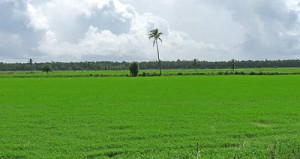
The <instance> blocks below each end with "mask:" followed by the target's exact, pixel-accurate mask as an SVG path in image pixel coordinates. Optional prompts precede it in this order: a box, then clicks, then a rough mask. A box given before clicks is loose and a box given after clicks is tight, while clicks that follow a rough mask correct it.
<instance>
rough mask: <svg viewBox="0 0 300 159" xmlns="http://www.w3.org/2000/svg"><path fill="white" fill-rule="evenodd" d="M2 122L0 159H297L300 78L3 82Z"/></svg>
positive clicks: (0, 94) (0, 91)
mask: <svg viewBox="0 0 300 159" xmlns="http://www.w3.org/2000/svg"><path fill="white" fill-rule="evenodd" d="M0 123H1V124H0V158H204V159H206V158H249V159H250V158H251V159H252V158H262V159H263V158H289V159H290V158H291V159H293V158H296V159H297V158H300V76H299V75H285V76H281V75H277V76H162V77H137V78H131V77H103V78H0ZM197 145H198V146H197Z"/></svg>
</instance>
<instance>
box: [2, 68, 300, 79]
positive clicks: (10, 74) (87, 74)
mask: <svg viewBox="0 0 300 159" xmlns="http://www.w3.org/2000/svg"><path fill="white" fill-rule="evenodd" d="M143 72H145V73H150V74H153V73H156V74H158V73H159V71H158V70H139V74H142V73H143ZM226 72H227V73H229V74H230V73H231V72H232V70H231V69H197V70H194V69H167V70H163V71H162V73H163V75H178V74H190V75H191V74H204V75H218V74H220V73H222V74H225V73H226ZM235 72H239V73H241V72H244V73H246V74H249V73H251V72H255V73H261V72H262V73H290V74H300V68H240V69H236V70H235ZM129 74H130V73H129V70H97V71H53V72H50V73H49V75H48V74H47V73H45V72H41V71H0V78H11V77H22V78H24V77H25V78H26V77H27V78H29V77H33V78H41V77H93V76H126V75H129Z"/></svg>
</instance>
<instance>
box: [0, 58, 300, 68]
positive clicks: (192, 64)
mask: <svg viewBox="0 0 300 159" xmlns="http://www.w3.org/2000/svg"><path fill="white" fill-rule="evenodd" d="M232 62H233V60H231V61H198V60H197V59H194V60H191V61H189V60H177V61H161V64H160V65H158V64H157V61H144V62H139V68H140V69H142V70H146V69H159V67H161V68H162V69H230V68H232V66H233V63H232ZM45 65H49V66H51V68H52V70H73V71H75V70H128V68H129V66H130V62H125V61H123V62H110V61H97V62H88V61H85V62H46V63H36V62H32V60H29V62H27V63H3V62H0V71H41V70H42V68H43V67H44V66H45ZM234 67H235V68H266V67H267V68H271V67H272V68H276V67H300V60H298V59H297V60H261V61H258V60H257V61H253V60H248V61H243V60H242V61H238V60H234Z"/></svg>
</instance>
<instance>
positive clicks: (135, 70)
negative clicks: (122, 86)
mask: <svg viewBox="0 0 300 159" xmlns="http://www.w3.org/2000/svg"><path fill="white" fill-rule="evenodd" d="M129 71H130V75H131V76H132V77H136V76H137V75H138V73H139V63H137V62H132V63H131V64H130V66H129Z"/></svg>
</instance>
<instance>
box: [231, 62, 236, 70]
mask: <svg viewBox="0 0 300 159" xmlns="http://www.w3.org/2000/svg"><path fill="white" fill-rule="evenodd" d="M231 69H232V72H234V69H235V60H234V59H232V60H231Z"/></svg>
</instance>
